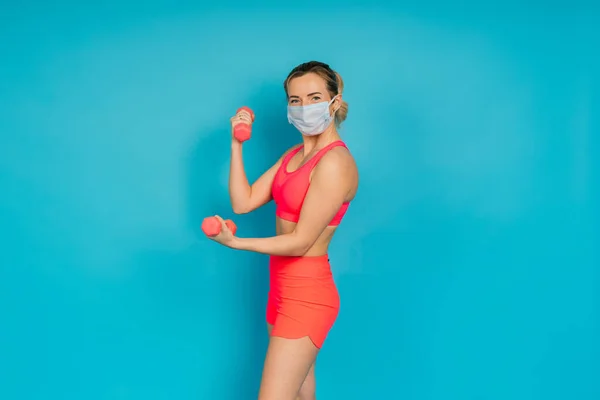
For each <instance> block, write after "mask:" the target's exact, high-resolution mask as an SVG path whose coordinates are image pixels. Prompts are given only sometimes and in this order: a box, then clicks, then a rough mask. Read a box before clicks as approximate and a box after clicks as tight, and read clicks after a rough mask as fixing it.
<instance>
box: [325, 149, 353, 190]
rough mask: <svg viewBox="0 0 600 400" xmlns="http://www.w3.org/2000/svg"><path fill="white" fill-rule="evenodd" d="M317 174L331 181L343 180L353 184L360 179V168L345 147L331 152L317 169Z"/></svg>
mask: <svg viewBox="0 0 600 400" xmlns="http://www.w3.org/2000/svg"><path fill="white" fill-rule="evenodd" d="M315 172H317V173H319V174H322V175H327V176H328V178H329V179H343V180H345V181H347V182H349V183H352V182H354V181H356V180H357V179H358V168H357V166H356V161H355V159H354V156H352V153H350V151H349V150H348V149H347V148H345V147H341V146H340V147H335V148H333V149H331V150H329V151H328V152H327V153H326V154H325V155H324V156H323V158H321V160H319V163H318V164H317V166H316V168H315Z"/></svg>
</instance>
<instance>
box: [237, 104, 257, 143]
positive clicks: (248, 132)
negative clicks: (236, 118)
mask: <svg viewBox="0 0 600 400" xmlns="http://www.w3.org/2000/svg"><path fill="white" fill-rule="evenodd" d="M240 111H247V112H248V113H249V114H250V117H251V118H252V122H254V112H253V111H252V110H251V109H250V108H249V107H246V106H244V107H241V108H239V109H238V110H237V112H238V113H239V112H240ZM251 136H252V126H251V125H250V124H247V123H241V124H237V125H236V126H235V128H233V137H235V138H236V139H237V140H238V141H240V142H245V141H246V140H248V139H250V137H251Z"/></svg>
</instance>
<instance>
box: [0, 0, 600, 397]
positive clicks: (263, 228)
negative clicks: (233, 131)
mask: <svg viewBox="0 0 600 400" xmlns="http://www.w3.org/2000/svg"><path fill="white" fill-rule="evenodd" d="M16 3H17V2H16ZM16 3H15V4H16ZM80 3H82V2H71V3H69V2H45V3H44V2H38V3H37V4H36V3H33V2H20V5H13V4H9V3H8V2H7V1H4V2H3V4H2V12H1V18H2V19H1V23H0V38H1V40H0V54H1V55H0V57H1V59H0V75H1V78H0V133H1V146H0V185H1V186H0V187H1V189H0V190H1V195H0V196H1V197H0V198H1V201H0V221H1V227H2V230H1V234H2V237H1V241H0V243H1V244H0V246H1V248H2V251H1V252H0V398H2V399H7V400H8V399H19V400H21V399H87V400H95V399H144V400H149V399H252V398H256V392H257V390H258V385H259V380H260V375H261V368H262V362H263V357H264V352H265V349H266V345H267V338H266V332H265V322H264V306H265V303H266V291H267V257H266V256H263V255H258V254H252V253H244V252H235V251H232V250H229V249H226V248H223V247H220V246H218V245H216V244H215V243H213V242H211V241H209V240H207V239H206V238H204V237H203V235H202V233H201V231H200V229H199V226H200V223H201V221H202V218H203V217H204V216H207V215H211V214H215V213H219V214H220V215H222V216H224V217H234V218H235V220H236V222H237V223H238V226H239V235H240V236H246V237H256V236H258V237H262V236H270V235H273V234H274V219H273V218H274V217H273V212H274V208H273V205H272V204H269V205H267V206H265V207H264V208H262V209H260V210H258V211H256V212H254V213H252V214H249V215H243V216H234V215H233V214H232V212H231V209H230V205H229V202H228V195H227V174H228V166H229V165H228V162H229V117H230V116H231V115H232V114H233V113H234V112H235V110H236V109H237V107H239V106H241V105H248V106H250V107H252V108H253V109H254V110H255V112H256V115H257V120H256V123H255V126H254V137H253V139H252V140H251V141H250V142H248V143H247V144H245V147H244V149H245V150H244V156H245V161H246V165H247V171H248V175H249V177H250V178H251V179H255V178H257V177H258V176H259V174H260V173H262V172H263V171H264V170H265V169H266V168H268V167H269V166H270V165H271V164H272V163H273V162H274V161H275V160H276V159H277V157H278V156H279V155H280V154H281V153H282V152H283V151H284V150H285V149H286V148H287V147H289V146H290V145H292V144H294V143H297V142H298V141H299V140H300V137H299V135H298V134H297V133H296V132H295V131H294V130H293V128H291V126H290V125H288V124H287V120H286V116H285V98H284V92H283V88H282V82H283V80H284V78H285V76H286V74H287V73H288V72H289V70H290V69H291V68H293V67H294V66H295V65H296V64H298V63H300V62H303V61H308V60H312V59H316V60H322V61H325V62H328V63H330V64H331V65H332V67H334V68H336V69H337V70H338V71H339V72H340V73H341V74H342V76H343V78H344V79H345V83H346V90H345V92H344V96H345V99H346V100H347V101H348V103H349V105H350V111H349V115H348V120H347V122H346V123H345V124H344V127H343V130H342V135H343V137H344V139H345V140H346V141H347V143H348V145H349V146H350V148H351V150H352V151H353V153H354V155H355V157H356V160H357V163H358V166H359V168H360V173H361V183H360V192H359V195H358V197H357V199H356V201H355V202H354V203H353V204H352V206H351V208H350V210H349V213H348V215H347V217H346V219H345V221H344V223H343V225H342V227H341V229H340V230H339V231H338V233H337V235H336V238H335V239H334V242H333V244H332V247H331V258H332V263H333V268H334V274H335V277H336V280H337V282H338V285H339V290H340V292H341V298H342V309H341V314H340V317H339V320H338V322H337V324H336V325H335V327H334V329H333V330H332V332H331V335H330V337H329V339H328V341H327V342H326V345H325V347H324V349H323V351H322V353H321V355H320V358H319V361H318V365H317V386H318V392H317V394H318V398H319V399H340V400H341V399H344V400H346V399H361V400H362V399H386V400H387V399H405V400H409V399H419V400H425V399H430V400H451V399H457V400H468V399H473V400H475V399H476V400H482V399H486V400H488V399H489V400H507V399H511V400H520V399H543V400H553V399H569V400H571V399H577V400H588V399H589V400H591V399H598V398H600V381H599V377H600V339H599V337H600V323H599V322H600V321H599V315H600V314H599V312H600V309H599V305H600V298H599V294H600V288H599V283H600V274H599V268H600V267H599V266H600V255H599V250H598V245H599V243H600V232H599V228H598V223H599V222H600V218H599V217H600V215H599V213H598V209H599V206H598V204H599V194H598V193H599V192H598V189H599V186H600V177H599V176H598V175H599V171H600V165H599V162H598V154H599V151H600V146H599V137H598V136H599V133H600V125H599V114H600V112H599V110H600V97H599V89H600V88H599V79H598V77H599V73H598V71H600V60H599V56H598V54H599V52H598V49H599V48H600V28H599V27H598V21H599V20H600V11H599V8H598V7H594V6H592V5H591V2H590V3H589V4H586V3H583V2H577V1H570V2H562V3H558V2H554V3H547V4H545V5H543V6H542V5H540V6H533V5H530V6H525V5H519V4H518V3H517V2H516V1H515V2H488V3H485V2H462V3H456V2H452V4H451V5H450V4H448V3H447V2H441V1H438V2H433V1H430V2H416V1H412V2H403V3H398V4H397V5H396V6H391V5H386V4H385V3H384V2H374V3H371V4H370V5H369V6H366V5H365V4H361V3H359V2H357V1H344V2H342V1H330V2H320V3H307V2H292V3H289V4H288V5H282V4H281V2H275V1H271V2H263V3H261V4H260V5H257V4H252V3H250V2H244V3H241V2H240V3H237V2H231V1H226V2H221V3H219V4H220V5H219V6H211V7H208V6H206V7H203V6H201V5H199V4H193V3H192V2H181V1H178V2H173V1H171V2H167V1H164V2H160V1H144V2H134V1H121V2H112V1H104V2H99V3H98V4H94V5H92V4H91V3H90V4H88V5H82V4H80ZM196 3H199V2H196ZM215 4H216V3H215Z"/></svg>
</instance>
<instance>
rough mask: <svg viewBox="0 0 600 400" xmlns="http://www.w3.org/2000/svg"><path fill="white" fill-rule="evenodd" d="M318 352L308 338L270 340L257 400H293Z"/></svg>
mask: <svg viewBox="0 0 600 400" xmlns="http://www.w3.org/2000/svg"><path fill="white" fill-rule="evenodd" d="M318 352H319V349H318V348H317V347H316V346H315V345H314V344H313V342H312V341H311V340H310V338H309V337H308V336H305V337H302V338H299V339H285V338H281V337H277V336H274V337H273V336H272V337H271V338H270V339H269V347H268V349H267V356H266V358H265V364H264V369H263V376H262V381H261V385H260V392H259V395H258V399H259V400H295V399H296V396H297V395H298V391H299V390H300V387H301V386H302V383H303V382H304V380H305V378H306V376H307V375H308V372H309V371H310V368H311V366H312V365H313V363H314V362H315V359H316V358H317V354H318Z"/></svg>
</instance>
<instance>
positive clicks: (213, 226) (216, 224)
mask: <svg viewBox="0 0 600 400" xmlns="http://www.w3.org/2000/svg"><path fill="white" fill-rule="evenodd" d="M225 225H227V227H228V228H229V230H230V231H231V233H233V234H234V235H235V232H236V231H237V226H236V225H235V223H234V222H233V221H232V220H230V219H227V220H225ZM202 231H203V232H204V234H205V235H206V236H211V237H214V236H217V235H218V234H219V233H221V221H219V220H218V219H217V217H206V218H204V221H202Z"/></svg>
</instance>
